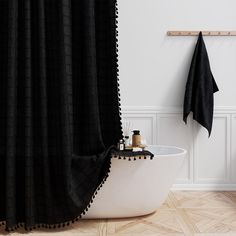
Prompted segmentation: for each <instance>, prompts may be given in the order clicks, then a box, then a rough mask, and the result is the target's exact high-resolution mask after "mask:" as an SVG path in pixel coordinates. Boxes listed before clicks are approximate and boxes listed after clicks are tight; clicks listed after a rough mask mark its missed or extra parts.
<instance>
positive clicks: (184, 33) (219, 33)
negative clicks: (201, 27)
mask: <svg viewBox="0 0 236 236" xmlns="http://www.w3.org/2000/svg"><path fill="white" fill-rule="evenodd" d="M199 32H200V31H167V35H168V36H196V35H198V34H199ZM202 35H204V36H236V31H202Z"/></svg>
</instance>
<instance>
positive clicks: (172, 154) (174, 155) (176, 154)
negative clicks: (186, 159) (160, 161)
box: [145, 144, 187, 158]
mask: <svg viewBox="0 0 236 236" xmlns="http://www.w3.org/2000/svg"><path fill="white" fill-rule="evenodd" d="M148 147H160V148H161V147H163V148H175V149H177V150H180V151H181V152H180V153H171V154H168V153H167V154H154V153H153V155H154V157H159V158H160V157H177V156H184V155H186V154H187V150H186V149H184V148H180V147H177V146H171V145H155V144H153V145H147V147H145V150H148Z"/></svg>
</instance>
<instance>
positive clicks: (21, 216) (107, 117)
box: [0, 0, 122, 230]
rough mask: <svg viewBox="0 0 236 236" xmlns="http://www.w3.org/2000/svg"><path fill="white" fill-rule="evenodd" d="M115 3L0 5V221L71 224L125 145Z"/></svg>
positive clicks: (25, 1) (14, 0)
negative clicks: (114, 148)
mask: <svg viewBox="0 0 236 236" xmlns="http://www.w3.org/2000/svg"><path fill="white" fill-rule="evenodd" d="M116 10H117V9H116V1H115V0H37V1H34V0H1V1H0V81H1V85H0V105H1V109H0V221H3V222H4V224H5V227H6V229H7V230H11V229H14V227H16V226H18V225H19V223H23V225H24V226H25V228H27V229H31V228H33V227H35V226H36V225H39V226H40V225H41V226H45V225H47V226H50V225H55V224H61V223H63V222H68V221H70V220H73V219H75V218H76V217H78V216H79V215H81V213H83V212H84V210H85V209H86V207H87V206H88V204H89V203H90V201H91V198H92V196H93V194H94V192H95V190H96V189H97V187H98V186H99V185H100V184H101V182H102V181H103V179H104V177H105V176H106V175H107V172H108V169H109V163H110V149H111V148H112V145H114V144H116V143H117V142H118V141H119V140H120V139H121V138H122V130H121V119H120V108H119V89H118V82H117V74H118V70H117V40H116V29H117V26H116Z"/></svg>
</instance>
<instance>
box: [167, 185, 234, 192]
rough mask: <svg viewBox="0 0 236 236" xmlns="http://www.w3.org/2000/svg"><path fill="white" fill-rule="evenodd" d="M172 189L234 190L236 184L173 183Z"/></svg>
mask: <svg viewBox="0 0 236 236" xmlns="http://www.w3.org/2000/svg"><path fill="white" fill-rule="evenodd" d="M171 190H172V191H236V184H174V185H173V187H172V188H171Z"/></svg>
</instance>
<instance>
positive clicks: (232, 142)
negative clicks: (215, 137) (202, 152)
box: [230, 114, 236, 183]
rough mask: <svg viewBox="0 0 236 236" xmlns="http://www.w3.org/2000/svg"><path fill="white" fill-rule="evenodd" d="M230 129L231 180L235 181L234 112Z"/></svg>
mask: <svg viewBox="0 0 236 236" xmlns="http://www.w3.org/2000/svg"><path fill="white" fill-rule="evenodd" d="M231 124H232V130H231V138H232V140H231V166H230V167H231V168H230V170H231V181H232V183H236V114H233V115H232V118H231Z"/></svg>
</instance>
